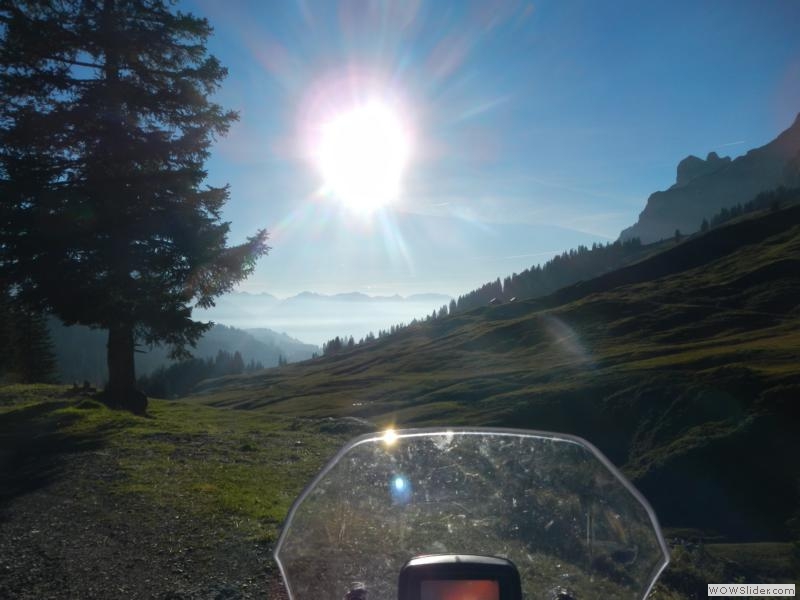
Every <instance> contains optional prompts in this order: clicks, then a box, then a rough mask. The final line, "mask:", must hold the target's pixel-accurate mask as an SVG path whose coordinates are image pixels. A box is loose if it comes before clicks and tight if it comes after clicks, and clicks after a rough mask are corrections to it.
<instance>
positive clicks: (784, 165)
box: [620, 115, 800, 243]
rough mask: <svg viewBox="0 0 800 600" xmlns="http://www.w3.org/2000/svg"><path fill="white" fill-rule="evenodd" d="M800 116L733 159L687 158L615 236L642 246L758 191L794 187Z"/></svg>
mask: <svg viewBox="0 0 800 600" xmlns="http://www.w3.org/2000/svg"><path fill="white" fill-rule="evenodd" d="M799 157H800V115H798V116H797V119H795V122H794V124H792V126H791V127H789V129H787V130H786V131H784V132H783V133H781V134H780V135H779V136H778V137H777V138H775V139H774V140H773V141H771V142H770V143H768V144H766V145H764V146H761V147H760V148H756V149H754V150H750V151H749V152H748V153H747V154H745V155H744V156H740V157H739V158H737V159H735V160H731V159H730V158H729V157H723V158H720V157H719V156H718V155H717V153H716V152H711V153H709V155H708V156H707V158H706V159H705V160H703V159H701V158H698V157H696V156H688V157H686V158H684V159H683V160H682V161H681V162H680V163H679V164H678V173H677V177H676V182H675V184H674V185H673V186H672V187H670V188H669V189H668V190H665V191H661V192H655V193H654V194H652V195H651V196H650V197H649V198H648V199H647V205H646V206H645V209H644V210H643V211H642V212H641V214H640V215H639V220H638V221H637V222H636V224H634V225H633V226H631V227H628V228H627V229H625V230H623V231H622V233H621V234H620V238H621V239H622V240H627V239H630V238H634V237H638V238H640V239H641V240H642V242H643V243H650V242H656V241H658V240H661V239H665V238H669V237H672V236H673V235H674V234H675V230H676V229H679V230H680V231H681V232H682V233H693V232H695V231H697V230H698V229H700V224H701V223H702V221H703V219H705V218H710V217H712V216H713V215H715V214H716V213H717V212H719V211H720V210H721V209H723V208H729V207H731V206H735V205H736V204H740V203H741V204H744V203H745V202H749V201H750V200H752V199H753V198H755V197H756V196H757V195H758V194H759V193H761V192H764V191H767V190H772V189H775V188H777V187H779V186H781V185H794V184H795V181H794V179H795V178H796V174H795V173H794V169H793V168H792V166H793V165H794V163H796V162H797V161H798V160H800V158H799Z"/></svg>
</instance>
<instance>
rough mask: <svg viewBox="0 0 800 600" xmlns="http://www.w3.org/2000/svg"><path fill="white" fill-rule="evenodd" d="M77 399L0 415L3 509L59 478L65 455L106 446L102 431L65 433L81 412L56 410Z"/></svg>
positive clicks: (0, 471)
mask: <svg viewBox="0 0 800 600" xmlns="http://www.w3.org/2000/svg"><path fill="white" fill-rule="evenodd" d="M74 405H75V403H74V402H68V401H53V402H42V403H39V404H36V405H34V406H29V407H25V408H21V409H19V410H15V411H11V412H8V413H5V414H2V415H0V509H2V508H4V507H5V506H6V505H7V504H8V503H10V502H11V501H12V500H14V499H15V498H17V497H18V496H22V495H24V494H27V493H30V492H33V491H35V490H37V489H40V488H43V487H45V486H47V485H48V484H50V483H51V482H52V481H54V480H55V479H57V478H58V476H59V475H60V473H61V472H62V470H63V466H64V458H65V457H66V456H67V455H70V454H75V453H77V452H85V451H87V450H94V449H98V448H100V447H102V445H103V437H104V436H103V432H102V431H96V432H93V433H91V434H77V433H65V432H64V429H65V428H67V427H68V426H69V425H71V424H72V423H74V422H75V421H77V420H79V419H80V418H81V417H80V415H78V414H64V413H57V412H56V411H58V409H61V408H66V407H67V406H74Z"/></svg>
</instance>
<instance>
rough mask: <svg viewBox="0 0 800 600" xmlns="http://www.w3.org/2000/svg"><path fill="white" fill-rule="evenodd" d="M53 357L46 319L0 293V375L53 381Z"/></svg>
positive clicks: (25, 380) (22, 381)
mask: <svg viewBox="0 0 800 600" xmlns="http://www.w3.org/2000/svg"><path fill="white" fill-rule="evenodd" d="M56 372H57V369H56V357H55V352H54V350H53V343H52V340H51V339H50V331H49V329H48V327H47V319H46V317H45V315H43V314H42V313H39V312H36V311H33V310H31V309H29V308H27V307H26V306H23V305H21V304H20V303H19V302H17V301H16V300H15V299H14V298H13V297H12V296H11V295H10V294H8V292H5V293H2V294H0V375H2V377H3V378H4V379H7V380H10V381H16V382H20V383H53V382H55V381H56V380H57V375H56Z"/></svg>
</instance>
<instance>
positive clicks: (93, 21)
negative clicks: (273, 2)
mask: <svg viewBox="0 0 800 600" xmlns="http://www.w3.org/2000/svg"><path fill="white" fill-rule="evenodd" d="M210 34H211V27H210V25H209V24H208V22H207V21H206V20H205V19H200V18H197V17H194V16H192V15H190V14H186V13H180V12H173V11H172V10H171V3H170V2H168V1H164V0H63V1H61V2H38V1H36V0H19V1H15V2H10V3H9V2H3V3H2V4H0V197H2V198H3V201H2V203H0V280H3V281H4V282H6V284H7V285H8V286H9V287H11V288H13V289H14V290H15V294H16V296H17V297H18V298H19V299H20V300H21V301H22V302H24V303H25V304H26V305H27V306H29V307H31V309H33V310H35V311H38V312H43V311H44V312H49V313H52V314H54V315H56V316H58V317H59V318H60V319H61V320H62V321H63V322H64V323H65V324H67V325H71V324H75V323H80V324H84V325H89V326H93V327H100V328H103V329H107V330H108V332H109V334H108V371H109V381H108V387H107V388H106V398H107V400H108V401H109V403H111V404H114V405H118V406H121V407H125V408H127V409H129V410H133V411H136V412H143V411H144V410H145V408H146V405H147V399H146V398H145V397H144V396H143V395H142V394H139V393H138V392H136V390H135V373H134V361H133V356H134V348H135V345H136V344H137V343H139V342H143V343H146V344H153V343H159V342H163V343H167V344H169V345H170V346H171V347H172V348H173V357H174V358H181V357H186V356H187V355H188V352H187V351H186V347H187V346H191V345H193V344H194V343H196V341H197V340H198V339H199V337H200V336H201V335H202V333H203V332H204V331H206V330H207V329H208V328H209V324H206V323H198V322H194V321H192V319H191V313H192V305H196V306H200V307H209V306H212V305H213V303H214V300H213V299H214V298H215V297H216V296H218V295H220V294H222V293H225V292H227V291H229V290H230V289H231V288H232V287H233V286H234V285H235V284H236V283H237V282H239V281H241V280H242V279H244V278H245V277H247V276H248V275H249V274H250V273H251V272H252V270H253V268H254V265H255V261H256V259H257V258H258V257H259V256H261V255H263V254H265V253H266V252H267V250H268V247H267V245H266V232H265V231H258V232H257V233H256V234H255V235H254V236H253V237H251V238H249V239H248V241H247V242H246V243H243V244H241V245H238V246H234V247H228V246H227V235H228V230H229V224H228V223H225V222H222V221H221V210H222V207H223V205H224V203H225V201H226V200H227V199H228V195H229V191H228V187H227V186H226V187H210V186H203V181H204V179H205V177H206V171H205V170H204V168H203V163H204V161H205V160H206V159H207V158H208V156H209V148H210V146H211V144H212V142H213V140H214V139H215V137H216V136H219V135H223V134H225V133H226V131H227V130H228V128H229V126H230V124H231V123H232V122H233V121H234V120H235V119H236V114H235V113H233V112H231V111H225V110H224V109H223V108H222V107H220V106H219V105H217V104H215V103H213V102H211V101H209V99H208V97H209V95H211V94H212V93H214V91H215V90H216V89H217V88H218V87H219V85H220V83H221V81H222V79H223V78H224V77H225V75H226V70H225V69H224V68H223V67H222V66H221V65H220V63H219V62H218V61H217V59H216V58H214V57H213V56H209V55H208V54H207V52H206V48H205V42H206V40H207V39H208V37H209V35H210Z"/></svg>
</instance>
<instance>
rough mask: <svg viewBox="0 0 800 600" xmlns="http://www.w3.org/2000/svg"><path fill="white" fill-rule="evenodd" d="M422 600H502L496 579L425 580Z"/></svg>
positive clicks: (422, 584) (421, 595)
mask: <svg viewBox="0 0 800 600" xmlns="http://www.w3.org/2000/svg"><path fill="white" fill-rule="evenodd" d="M420 592H421V594H420V600H500V585H499V583H498V582H497V580H495V579H423V580H422V582H421V589H420Z"/></svg>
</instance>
